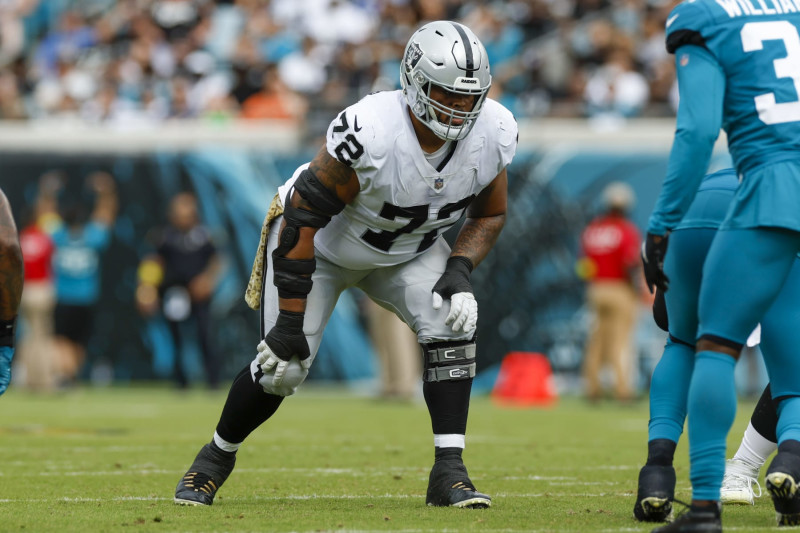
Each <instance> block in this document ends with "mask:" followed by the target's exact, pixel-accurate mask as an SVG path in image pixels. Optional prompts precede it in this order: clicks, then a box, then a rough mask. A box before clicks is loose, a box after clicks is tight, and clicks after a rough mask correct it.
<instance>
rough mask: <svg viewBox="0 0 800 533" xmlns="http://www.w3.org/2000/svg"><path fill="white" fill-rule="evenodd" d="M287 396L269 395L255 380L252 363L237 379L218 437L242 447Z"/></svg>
mask: <svg viewBox="0 0 800 533" xmlns="http://www.w3.org/2000/svg"><path fill="white" fill-rule="evenodd" d="M282 401H283V396H277V395H275V394H267V393H266V392H264V389H263V387H261V385H260V384H259V383H258V382H257V381H253V376H252V375H251V374H250V365H249V364H248V365H247V366H246V367H244V369H243V370H242V371H241V372H239V374H238V375H237V376H236V378H235V379H234V380H233V384H232V385H231V390H230V391H229V392H228V399H227V400H226V401H225V407H223V408H222V415H221V416H220V418H219V423H218V424H217V434H218V435H219V436H220V437H222V438H223V439H224V440H226V441H228V442H230V443H233V444H238V443H240V442H243V441H244V439H245V438H247V436H248V435H249V434H250V433H251V432H252V431H253V430H254V429H256V428H257V427H258V426H260V425H261V424H263V423H264V422H265V421H266V420H267V419H268V418H269V417H271V416H272V415H273V414H275V411H277V410H278V407H279V406H280V404H281V402H282Z"/></svg>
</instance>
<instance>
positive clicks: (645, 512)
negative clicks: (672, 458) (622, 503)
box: [633, 465, 675, 522]
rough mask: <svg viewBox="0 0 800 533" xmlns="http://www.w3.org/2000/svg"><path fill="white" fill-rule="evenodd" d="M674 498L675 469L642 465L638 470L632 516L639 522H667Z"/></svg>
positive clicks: (670, 515) (669, 466)
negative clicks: (637, 483)
mask: <svg viewBox="0 0 800 533" xmlns="http://www.w3.org/2000/svg"><path fill="white" fill-rule="evenodd" d="M674 498H675V468H673V467H672V465H644V466H643V467H642V469H641V470H639V488H638V490H637V493H636V503H635V504H634V505H633V516H634V517H635V518H636V520H638V521H640V522H668V521H669V520H670V519H671V518H672V500H673V499H674Z"/></svg>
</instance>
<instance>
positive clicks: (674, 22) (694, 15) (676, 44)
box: [666, 0, 713, 54]
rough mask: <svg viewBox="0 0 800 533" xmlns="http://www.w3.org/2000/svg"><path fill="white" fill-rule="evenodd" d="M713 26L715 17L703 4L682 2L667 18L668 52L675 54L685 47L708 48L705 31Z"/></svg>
mask: <svg viewBox="0 0 800 533" xmlns="http://www.w3.org/2000/svg"><path fill="white" fill-rule="evenodd" d="M712 24H713V17H712V14H711V12H710V11H709V10H708V7H707V6H705V5H704V4H703V2H698V1H695V0H691V1H686V2H681V3H680V4H678V5H677V6H675V8H674V9H673V10H672V11H671V12H670V14H669V17H667V25H666V34H667V51H668V52H669V53H670V54H674V53H675V52H676V51H677V50H678V48H680V47H681V46H684V45H694V46H702V47H705V46H706V36H705V35H704V34H703V31H704V30H707V29H708V28H710V27H711V26H712Z"/></svg>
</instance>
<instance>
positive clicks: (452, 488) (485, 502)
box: [425, 458, 492, 509]
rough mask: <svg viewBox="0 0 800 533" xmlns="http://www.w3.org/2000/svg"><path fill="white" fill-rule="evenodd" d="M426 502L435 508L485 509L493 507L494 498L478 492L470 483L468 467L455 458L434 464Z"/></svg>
mask: <svg viewBox="0 0 800 533" xmlns="http://www.w3.org/2000/svg"><path fill="white" fill-rule="evenodd" d="M425 502H426V503H427V504H428V505H432V506H435V507H461V508H466V509H485V508H487V507H491V505H492V498H491V497H489V496H487V495H486V494H483V493H482V492H478V489H476V488H475V485H473V484H472V481H470V479H469V476H468V475H467V467H466V466H464V463H463V462H462V461H461V458H457V459H456V458H453V459H443V460H439V461H436V462H435V463H434V464H433V468H431V475H430V477H429V479H428V495H427V497H426V499H425Z"/></svg>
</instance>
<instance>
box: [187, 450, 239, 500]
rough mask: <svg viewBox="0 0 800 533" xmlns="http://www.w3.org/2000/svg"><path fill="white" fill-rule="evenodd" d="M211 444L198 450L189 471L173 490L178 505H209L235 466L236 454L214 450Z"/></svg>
mask: <svg viewBox="0 0 800 533" xmlns="http://www.w3.org/2000/svg"><path fill="white" fill-rule="evenodd" d="M215 448H216V446H212V444H211V443H209V444H206V445H205V446H203V447H202V448H201V449H200V452H199V453H198V454H197V457H195V459H194V462H193V463H192V466H190V467H189V471H188V472H186V474H184V475H183V477H182V478H181V480H180V482H179V483H178V486H177V487H176V489H175V503H176V504H178V505H211V504H213V503H214V496H215V495H216V494H217V491H218V490H219V488H220V487H221V486H222V484H223V483H225V480H226V479H228V476H229V475H230V473H231V472H232V471H233V466H234V464H236V454H232V453H225V452H223V451H219V450H218V449H215Z"/></svg>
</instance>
